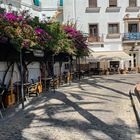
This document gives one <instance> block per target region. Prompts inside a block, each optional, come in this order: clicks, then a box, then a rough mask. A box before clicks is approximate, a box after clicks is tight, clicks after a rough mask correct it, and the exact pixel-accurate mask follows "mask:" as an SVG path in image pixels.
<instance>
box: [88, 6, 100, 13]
mask: <svg viewBox="0 0 140 140" xmlns="http://www.w3.org/2000/svg"><path fill="white" fill-rule="evenodd" d="M99 12H100V7H94V8H90V7H87V8H86V13H99Z"/></svg>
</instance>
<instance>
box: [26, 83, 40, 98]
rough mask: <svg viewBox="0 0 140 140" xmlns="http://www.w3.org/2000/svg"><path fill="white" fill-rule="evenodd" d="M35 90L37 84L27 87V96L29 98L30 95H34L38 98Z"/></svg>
mask: <svg viewBox="0 0 140 140" xmlns="http://www.w3.org/2000/svg"><path fill="white" fill-rule="evenodd" d="M37 89H38V83H34V84H31V85H29V86H28V87H27V94H28V96H29V97H30V95H31V94H36V96H38V92H37Z"/></svg>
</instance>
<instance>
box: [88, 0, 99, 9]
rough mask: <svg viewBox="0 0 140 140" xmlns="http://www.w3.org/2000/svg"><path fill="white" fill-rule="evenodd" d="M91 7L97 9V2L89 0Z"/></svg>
mask: <svg viewBox="0 0 140 140" xmlns="http://www.w3.org/2000/svg"><path fill="white" fill-rule="evenodd" d="M89 7H90V8H94V7H97V0H89Z"/></svg>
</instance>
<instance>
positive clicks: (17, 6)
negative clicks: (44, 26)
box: [0, 0, 63, 22]
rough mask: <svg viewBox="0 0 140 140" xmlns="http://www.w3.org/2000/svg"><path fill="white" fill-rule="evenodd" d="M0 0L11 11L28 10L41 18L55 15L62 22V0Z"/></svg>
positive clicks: (32, 14) (47, 18) (48, 18)
mask: <svg viewBox="0 0 140 140" xmlns="http://www.w3.org/2000/svg"><path fill="white" fill-rule="evenodd" d="M0 2H1V7H3V8H6V9H7V10H9V11H12V10H15V11H19V10H21V11H22V10H27V11H29V13H30V14H31V16H33V17H34V16H37V17H39V18H40V19H41V20H44V19H45V20H50V19H51V18H53V17H54V18H57V20H58V21H60V22H62V9H61V7H62V5H63V3H62V0H0ZM58 11H59V12H58Z"/></svg>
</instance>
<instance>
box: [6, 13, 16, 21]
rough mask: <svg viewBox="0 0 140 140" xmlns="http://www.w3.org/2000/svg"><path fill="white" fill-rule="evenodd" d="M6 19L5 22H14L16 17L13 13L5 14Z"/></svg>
mask: <svg viewBox="0 0 140 140" xmlns="http://www.w3.org/2000/svg"><path fill="white" fill-rule="evenodd" d="M5 16H6V19H7V20H16V19H17V17H16V16H15V15H14V14H13V13H6V15H5Z"/></svg>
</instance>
